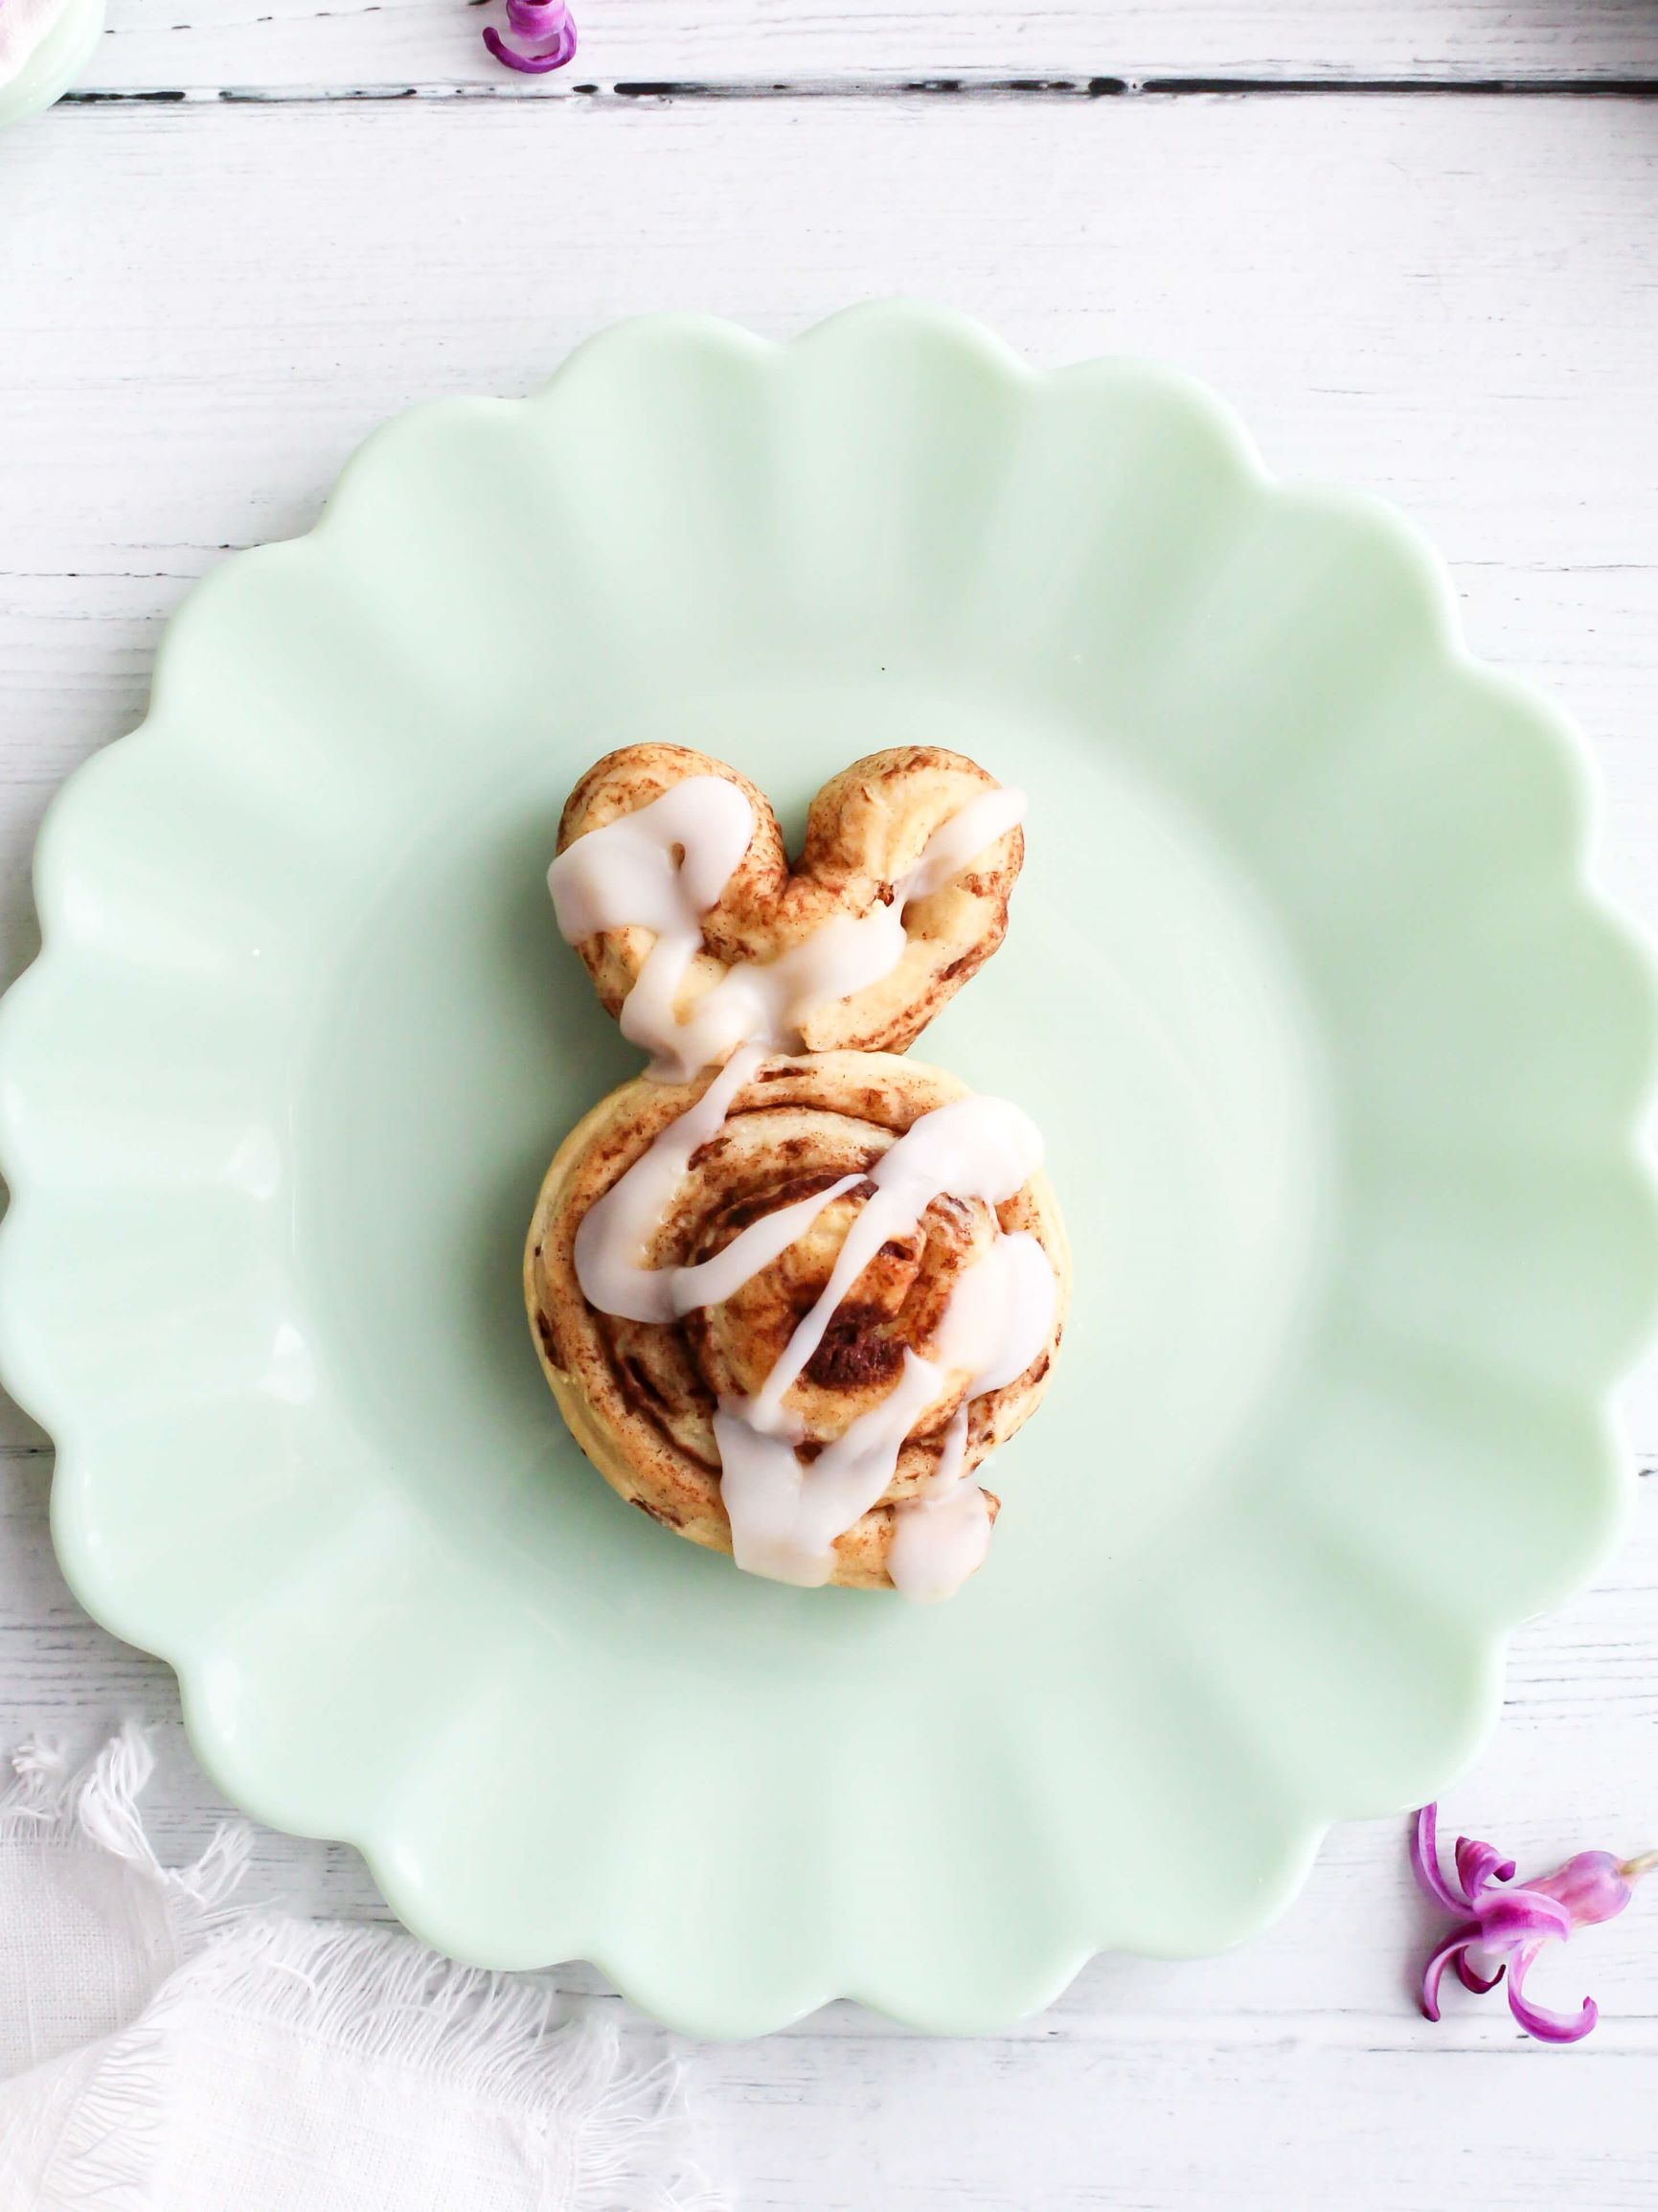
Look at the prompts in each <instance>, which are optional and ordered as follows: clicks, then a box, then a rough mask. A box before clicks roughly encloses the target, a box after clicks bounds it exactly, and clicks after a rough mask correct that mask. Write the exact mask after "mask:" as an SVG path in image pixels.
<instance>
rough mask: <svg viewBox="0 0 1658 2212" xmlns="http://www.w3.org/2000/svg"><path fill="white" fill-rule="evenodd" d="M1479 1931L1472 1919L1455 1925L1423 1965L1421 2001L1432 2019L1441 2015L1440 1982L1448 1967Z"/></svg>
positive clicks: (1422, 2006)
mask: <svg viewBox="0 0 1658 2212" xmlns="http://www.w3.org/2000/svg"><path fill="white" fill-rule="evenodd" d="M1478 1933H1479V1929H1478V1928H1477V1927H1475V1926H1474V1924H1473V1922H1472V1921H1465V1922H1464V1923H1463V1925H1462V1926H1461V1927H1453V1928H1452V1930H1451V1932H1450V1934H1449V1935H1448V1936H1447V1937H1446V1938H1445V1940H1444V1942H1443V1943H1442V1944H1441V1946H1440V1948H1439V1950H1436V1951H1435V1953H1434V1955H1433V1957H1432V1958H1430V1959H1429V1961H1428V1963H1427V1965H1426V1966H1425V1967H1423V1969H1422V1986H1421V1992H1420V2001H1421V2008H1422V2011H1423V2012H1424V2013H1426V2015H1427V2017H1428V2018H1429V2019H1430V2020H1437V2019H1438V2018H1439V2017H1440V1983H1441V1982H1442V1980H1443V1979H1444V1973H1445V1969H1446V1967H1448V1966H1449V1965H1450V1963H1451V1961H1452V1959H1454V1958H1455V1957H1456V1955H1457V1953H1458V1952H1459V1951H1465V1950H1467V1948H1468V1946H1469V1944H1470V1943H1472V1941H1473V1940H1474V1937H1475V1936H1476V1935H1477V1934H1478ZM1458 1971H1459V1973H1460V1972H1461V1969H1460V1968H1459V1969H1458Z"/></svg>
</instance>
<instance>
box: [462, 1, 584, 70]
mask: <svg viewBox="0 0 1658 2212" xmlns="http://www.w3.org/2000/svg"><path fill="white" fill-rule="evenodd" d="M507 23H508V28H509V29H510V30H511V32H512V34H513V35H514V36H515V37H518V38H521V39H524V40H526V41H528V47H527V49H526V48H524V47H517V46H509V45H508V43H507V41H506V40H505V39H504V38H503V37H502V35H501V34H500V33H499V32H498V31H497V30H496V29H495V27H494V25H493V24H492V23H491V24H488V25H486V26H485V30H484V44H485V45H486V46H487V47H488V50H489V52H490V53H491V54H492V55H493V56H494V57H495V59H496V60H497V61H500V62H504V63H505V64H506V66H507V67H508V68H509V69H516V70H520V71H522V72H523V73H524V74H525V75H526V76H533V77H539V76H544V75H545V74H546V73H547V71H549V70H552V69H562V68H563V66H564V64H565V63H566V62H567V61H569V60H570V59H571V58H572V57H573V56H574V55H575V52H576V23H575V19H574V17H573V16H572V15H571V13H570V11H569V9H568V7H566V6H565V5H564V0H507Z"/></svg>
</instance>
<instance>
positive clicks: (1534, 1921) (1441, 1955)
mask: <svg viewBox="0 0 1658 2212" xmlns="http://www.w3.org/2000/svg"><path fill="white" fill-rule="evenodd" d="M1438 1813H1439V1808H1438V1806H1435V1805H1424V1806H1423V1807H1422V1809H1421V1811H1420V1813H1418V1814H1417V1824H1416V1828H1415V1831H1414V1832H1413V1834H1412V1836H1411V1866H1412V1868H1413V1870H1414V1872H1415V1874H1416V1878H1417V1880H1418V1881H1419V1882H1420V1884H1421V1886H1422V1888H1423V1889H1424V1890H1425V1891H1426V1892H1427V1894H1428V1896H1429V1897H1431V1898H1432V1899H1433V1900H1434V1902H1435V1904H1442V1905H1443V1906H1444V1908H1445V1910H1446V1911H1447V1912H1452V1913H1455V1914H1456V1915H1457V1925H1456V1926H1455V1927H1453V1928H1452V1929H1451V1931H1450V1933H1449V1934H1448V1935H1447V1936H1446V1938H1445V1940H1444V1942H1443V1943H1442V1944H1441V1945H1440V1947H1439V1949H1438V1950H1436V1951H1435V1952H1434V1954H1433V1956H1432V1957H1431V1958H1430V1959H1429V1960H1428V1963H1427V1965H1426V1966H1425V1967H1424V1968H1423V1970H1422V1983H1421V2007H1422V2011H1423V2012H1424V2013H1426V2015H1427V2017H1428V2018H1429V2019H1430V2020H1437V2019H1438V2018H1439V2017H1440V1983H1441V1981H1442V1979H1443V1977H1444V1972H1445V1969H1446V1967H1447V1966H1448V1967H1453V1968H1455V1970H1456V1973H1457V1978H1458V1979H1459V1980H1460V1981H1461V1982H1462V1984H1463V1987H1464V1988H1465V1989H1470V1990H1473V1991H1474V1992H1475V1993H1476V1995H1484V1994H1485V1992H1486V1991H1487V1990H1493V1989H1495V1988H1496V1986H1497V1984H1498V1982H1500V1981H1501V1980H1502V1979H1503V1976H1504V1973H1505V1972H1506V1973H1507V1974H1508V1982H1509V2010H1510V2012H1511V2013H1512V2014H1513V2016H1514V2018H1515V2019H1516V2020H1518V2021H1519V2023H1520V2025H1521V2027H1523V2028H1524V2029H1525V2031H1526V2033H1527V2034H1528V2035H1532V2036H1536V2037H1538V2038H1539V2039H1540V2040H1541V2041H1544V2042H1549V2043H1575V2042H1577V2041H1579V2039H1580V2038H1581V2037H1583V2036H1586V2035H1587V2034H1588V2032H1589V2030H1590V2029H1591V2028H1592V2027H1593V2026H1594V2024H1595V2022H1596V2020H1597V2019H1598V2018H1600V2014H1599V2010H1598V2008H1597V2006H1596V2003H1595V2000H1594V1998H1593V1997H1585V1998H1584V1999H1583V2006H1582V2010H1581V2011H1580V2012H1579V2013H1577V2014H1575V2015H1571V2016H1568V2015H1566V2014H1564V2013H1556V2012H1550V2011H1548V2010H1547V2009H1546V2008H1545V2007H1544V2006H1542V2005H1537V2004H1533V2002H1532V2001H1531V1999H1530V1998H1529V1997H1528V1996H1527V1995H1526V1976H1527V1975H1528V1974H1529V1973H1530V1972H1531V1970H1532V1966H1533V1962H1534V1960H1535V1959H1536V1956H1537V1953H1538V1952H1539V1951H1540V1950H1542V1948H1543V1946H1544V1944H1546V1943H1551V1942H1556V1941H1557V1942H1560V1943H1564V1942H1565V1940H1566V1938H1567V1937H1568V1936H1570V1935H1573V1934H1575V1933H1576V1931H1577V1930H1578V1929H1579V1928H1580V1927H1593V1926H1594V1925H1595V1923H1596V1922H1597V1921H1601V1920H1613V1919H1615V1918H1616V1917H1617V1915H1618V1914H1619V1913H1621V1912H1622V1911H1623V1909H1624V1906H1625V1905H1626V1904H1628V1902H1629V1900H1630V1898H1631V1897H1632V1896H1633V1895H1634V1884H1635V1882H1636V1881H1639V1879H1640V1878H1641V1876H1642V1875H1643V1874H1645V1873H1647V1871H1648V1869H1649V1868H1651V1867H1653V1866H1655V1865H1658V1852H1649V1853H1647V1856H1646V1857H1645V1858H1643V1859H1622V1860H1620V1859H1614V1858H1613V1857H1612V1854H1611V1853H1610V1852H1609V1851H1579V1854H1578V1855H1577V1857H1576V1858H1575V1859H1567V1861H1566V1863H1565V1865H1564V1866H1562V1867H1560V1868H1558V1869H1557V1870H1556V1872H1555V1873H1554V1874H1546V1875H1542V1876H1540V1877H1539V1878H1538V1879H1537V1880H1536V1881H1525V1882H1521V1883H1519V1884H1518V1885H1517V1886H1516V1887H1514V1888H1512V1889H1510V1888H1509V1887H1508V1886H1507V1884H1508V1883H1510V1882H1511V1881H1513V1879H1514V1861H1513V1860H1512V1859H1504V1858H1503V1857H1502V1856H1501V1854H1500V1853H1499V1852H1497V1851H1496V1850H1494V1849H1493V1848H1492V1846H1491V1845H1490V1844H1488V1843H1476V1842H1475V1841H1474V1840H1473V1839H1472V1838H1471V1837H1469V1836H1458V1838H1457V1849H1456V1873H1455V1875H1454V1876H1451V1877H1448V1878H1447V1876H1446V1875H1445V1874H1444V1873H1443V1872H1442V1868H1441V1866H1440V1851H1439V1835H1438V1827H1437V1817H1438ZM1470 1951H1473V1952H1477V1953H1478V1954H1479V1955H1480V1956H1481V1957H1482V1958H1484V1959H1488V1960H1494V1962H1495V1972H1494V1973H1489V1974H1486V1973H1481V1972H1480V1971H1479V1969H1478V1968H1477V1967H1476V1966H1475V1965H1474V1964H1473V1962H1472V1960H1471V1959H1470V1957H1469V1953H1470Z"/></svg>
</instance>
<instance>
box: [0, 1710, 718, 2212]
mask: <svg viewBox="0 0 1658 2212" xmlns="http://www.w3.org/2000/svg"><path fill="white" fill-rule="evenodd" d="M11 1767H12V1770H13V1777H14V1779H13V1780H12V1781H11V1784H10V1786H9V1787H8V1789H7V1790H5V1792H4V1793H3V1794H0V2076H4V2077H6V2078H4V2079H0V2207H3V2208H4V2212H87V2207H89V2206H97V2207H99V2208H100V2212H233V2208H234V2212H392V2208H395V2212H724V2207H725V2204H726V2200H725V2199H724V2198H723V2197H722V2196H721V2195H720V2194H719V2193H718V2192H716V2191H715V2190H714V2189H713V2188H711V2187H710V2185H709V2184H708V2182H707V2181H706V2180H705V2178H703V2177H702V2176H701V2175H700V2173H699V2172H698V2171H697V2170H696V2169H695V2167H694V2166H693V2163H692V2162H691V2160H690V2157H689V2155H688V2152H687V2149H686V2141H685V2138H686V2127H685V2115H684V2109H683V2106H682V2103H681V2099H680V2095H679V2089H678V2084H677V2081H676V2078H675V2073H674V2070H673V2068H672V2066H671V2065H670V2063H669V2062H668V2061H666V2060H665V2059H663V2058H662V2057H661V2056H660V2055H659V2054H657V2053H655V2052H652V2053H650V2054H647V2057H646V2059H645V2061H644V2062H643V2063H641V2062H640V2061H638V2060H637V2059H627V2058H625V2057H624V2055H623V2051H622V2047H621V2044H620V2041H619V2039H618V2037H617V2035H616V2032H615V2030H614V2028H613V2027H612V2026H610V2025H609V2024H608V2023H607V2022H606V2021H605V2020H603V2019H602V2018H600V2017H599V2016H597V2015H596V2014H589V2015H583V2014H578V2015H576V2016H575V2017H569V2016H567V2015H566V2014H565V2013H564V2012H563V2011H561V2009H560V2003H559V2000H558V1998H557V1997H556V1995H554V1994H553V1992H552V1991H550V1990H549V1989H548V1988H547V1987H546V1986H545V1985H544V1984H542V1983H539V1982H537V1981H534V1980H533V1979H530V1978H527V1977H517V1976H511V1975H504V1974H490V1973H478V1972H475V1971H473V1970H471V1969H468V1968H464V1967H458V1966H454V1965H452V1964H450V1963H449V1962H448V1961H447V1960H444V1959H441V1958H439V1957H438V1956H436V1955H435V1953H433V1952H431V1951H429V1950H424V1949H423V1948H422V1947H421V1946H420V1945H419V1944H417V1943H415V1942H414V1941H413V1940H412V1939H411V1938H409V1937H407V1936H403V1935H397V1934H393V1933H389V1932H386V1931H383V1930H381V1929H378V1928H362V1927H340V1926H338V1925H334V1924H329V1923H321V1922H314V1921H300V1920H293V1919H288V1918H286V1917H283V1916H279V1915H276V1914H273V1913H264V1912H257V1913H256V1912H250V1911H246V1910H244V1909H242V1908H240V1907H238V1905H237V1904H235V1903H234V1902H233V1892H234V1891H235V1889H236V1886H237V1883H238V1881H239V1879H240V1876H241V1872H242V1868H243V1865H244V1863H245V1860H246V1858H247V1851H248V1844H249V1833H248V1831H247V1830H246V1829H245V1828H244V1827H242V1826H241V1825H240V1824H239V1823H238V1824H236V1825H234V1826H227V1827H226V1828H224V1829H222V1830H221V1831H220V1832H219V1834H218V1835H217V1836H215V1838H214V1840H213V1842H212V1843H211V1844H210V1845H209V1846H208V1849H207V1851H206V1852H205V1853H204V1854H203V1856H202V1858H201V1859H198V1860H197V1862H196V1863H195V1864H194V1865H193V1866H192V1867H189V1868H188V1869H186V1870H184V1871H182V1872H169V1871H168V1870H167V1869H166V1868H164V1867H163V1866H162V1865H161V1864H160V1863H159V1861H158V1860H157V1859H156V1856H155V1853H154V1852H153V1850H152V1849H151V1847H150V1845H149V1842H148V1837H147V1836H146V1835H145V1833H144V1829H143V1826H142V1824H141V1822H140V1819H139V1816H138V1811H137V1805H136V1799H137V1796H138V1792H139V1790H141V1789H142V1787H143V1785H144V1783H145V1781H146V1779H147V1778H148V1773H149V1768H150V1754H149V1751H148V1746H147V1745H146V1743H145V1741H144V1739H143V1737H142V1736H141V1735H140V1734H139V1733H138V1732H137V1731H135V1730H132V1729H126V1730H124V1731H123V1732H122V1734H121V1735H119V1736H117V1737H116V1738H115V1739H114V1740H113V1741H112V1742H111V1743H109V1744H107V1745H105V1746H104V1748H103V1749H102V1751H101V1752H100V1753H99V1755H98V1756H97V1758H96V1759H94V1760H93V1761H92V1762H91V1763H90V1765H88V1766H87V1767H84V1768H83V1769H82V1770H80V1771H79V1772H72V1771H71V1770H70V1768H69V1766H68V1763H67V1761H66V1760H65V1759H64V1758H63V1757H62V1756H61V1755H60V1754H57V1753H56V1752H54V1751H53V1750H52V1749H51V1748H49V1747H44V1746H42V1745H29V1746H27V1747H26V1748H25V1749H24V1750H22V1751H20V1752H18V1753H17V1754H16V1755H15V1756H14V1757H13V1759H12V1761H11Z"/></svg>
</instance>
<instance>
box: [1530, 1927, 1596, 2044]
mask: <svg viewBox="0 0 1658 2212" xmlns="http://www.w3.org/2000/svg"><path fill="white" fill-rule="evenodd" d="M1537 1949H1538V1947H1537V1946H1536V1945H1535V1944H1532V1945H1530V1946H1528V1948H1527V1949H1526V1950H1522V1951H1521V1952H1520V1953H1519V1955H1518V1956H1517V1957H1516V1959H1515V1960H1514V1971H1513V1973H1511V1974H1510V1976H1509V2010H1510V2012H1511V2013H1512V2014H1513V2016H1514V2018H1515V2019H1517V2020H1518V2021H1519V2023H1520V2025H1521V2027H1523V2028H1524V2029H1525V2031H1526V2033H1527V2034H1528V2035H1529V2036H1535V2037H1536V2038H1537V2040H1538V2041H1539V2042H1544V2043H1576V2042H1580V2041H1582V2039H1583V2038H1584V2037H1585V2036H1586V2035H1587V2034H1588V2032H1589V2030H1590V2029H1591V2028H1592V2027H1593V2026H1594V2024H1595V2022H1596V2021H1597V2020H1598V2019H1599V2018H1600V2017H1601V2009H1600V2007H1599V2006H1598V2005H1597V2004H1596V2002H1595V2000H1594V1998H1593V1997H1585V1998H1584V1999H1583V2009H1582V2011H1581V2012H1580V2013H1579V2014H1578V2016H1577V2017H1576V2018H1567V2016H1566V2015H1565V2014H1564V2013H1555V2012H1550V2011H1549V2010H1548V2009H1547V2007H1545V2006H1543V2005H1534V2004H1533V2003H1532V2001H1531V1999H1530V1998H1529V1997H1528V1996H1527V1995H1526V1976H1527V1974H1529V1973H1531V1971H1532V1967H1533V1963H1534V1961H1535V1959H1536V1956H1537Z"/></svg>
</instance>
